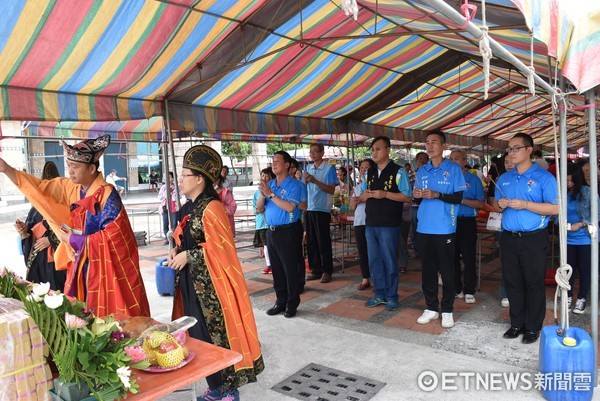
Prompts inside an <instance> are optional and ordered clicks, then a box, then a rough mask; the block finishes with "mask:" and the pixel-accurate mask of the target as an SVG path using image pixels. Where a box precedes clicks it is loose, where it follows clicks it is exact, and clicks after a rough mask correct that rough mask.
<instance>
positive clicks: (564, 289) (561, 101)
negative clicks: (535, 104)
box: [552, 88, 573, 335]
mask: <svg viewBox="0 0 600 401" xmlns="http://www.w3.org/2000/svg"><path fill="white" fill-rule="evenodd" d="M555 90H556V91H555V93H553V94H552V129H553V133H554V154H555V155H559V154H560V153H559V152H558V143H559V141H558V128H557V127H556V111H557V110H558V109H559V107H564V110H565V111H567V101H566V97H565V95H564V94H563V93H562V91H561V90H560V88H555ZM556 176H557V177H560V163H559V160H558V159H557V160H556ZM565 199H566V198H563V194H562V193H561V186H560V185H559V186H558V209H559V213H558V225H559V227H567V216H565V215H564V214H563V213H560V211H561V210H562V207H561V205H562V202H564V201H565ZM567 229H568V227H567ZM566 254H567V241H566V239H563V238H561V240H560V241H559V255H566ZM561 263H562V259H561ZM572 273H573V268H572V267H571V266H570V265H569V264H567V263H565V264H564V265H563V264H561V265H560V266H559V267H558V268H557V269H556V274H555V275H554V279H555V281H556V284H557V286H556V292H555V293H554V321H555V322H556V321H557V313H556V308H557V305H558V297H559V296H560V324H561V330H562V333H561V335H564V334H565V332H566V330H568V329H569V310H568V307H567V305H568V291H569V290H570V289H571V285H570V284H569V279H570V278H571V274H572Z"/></svg>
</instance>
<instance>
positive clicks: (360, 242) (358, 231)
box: [354, 226, 371, 278]
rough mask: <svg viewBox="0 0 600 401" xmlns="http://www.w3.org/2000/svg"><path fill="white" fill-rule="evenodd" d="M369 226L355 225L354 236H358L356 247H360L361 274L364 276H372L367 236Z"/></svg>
mask: <svg viewBox="0 0 600 401" xmlns="http://www.w3.org/2000/svg"><path fill="white" fill-rule="evenodd" d="M366 228H367V226H354V236H355V237H356V247H357V248H358V257H359V259H360V274H361V275H362V278H369V277H371V273H369V252H368V250H367V238H366V237H365V230H366Z"/></svg>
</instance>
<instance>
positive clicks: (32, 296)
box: [25, 293, 44, 302]
mask: <svg viewBox="0 0 600 401" xmlns="http://www.w3.org/2000/svg"><path fill="white" fill-rule="evenodd" d="M25 299H27V300H28V301H35V302H42V300H43V299H44V298H42V297H38V296H37V295H35V294H34V293H31V294H29V295H27V297H26V298H25Z"/></svg>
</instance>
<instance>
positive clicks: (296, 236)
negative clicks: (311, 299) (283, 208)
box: [267, 221, 302, 310]
mask: <svg viewBox="0 0 600 401" xmlns="http://www.w3.org/2000/svg"><path fill="white" fill-rule="evenodd" d="M301 239H302V224H301V223H300V222H299V221H298V222H296V223H294V224H293V225H292V226H290V227H286V228H284V229H281V230H276V231H271V230H267V248H268V249H269V258H270V259H271V268H272V269H273V270H272V273H273V289H274V290H275V295H276V296H277V301H276V304H277V305H282V306H284V305H285V307H286V308H288V309H291V310H296V309H297V308H298V305H300V292H299V289H300V288H299V287H300V286H299V284H298V252H299V250H300V247H299V246H298V244H299V243H300V240H301Z"/></svg>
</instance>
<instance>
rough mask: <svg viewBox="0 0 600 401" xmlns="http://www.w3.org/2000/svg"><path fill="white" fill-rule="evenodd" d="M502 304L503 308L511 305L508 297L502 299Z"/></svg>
mask: <svg viewBox="0 0 600 401" xmlns="http://www.w3.org/2000/svg"><path fill="white" fill-rule="evenodd" d="M500 306H501V307H503V308H508V307H509V306H510V303H509V302H508V298H502V301H500Z"/></svg>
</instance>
